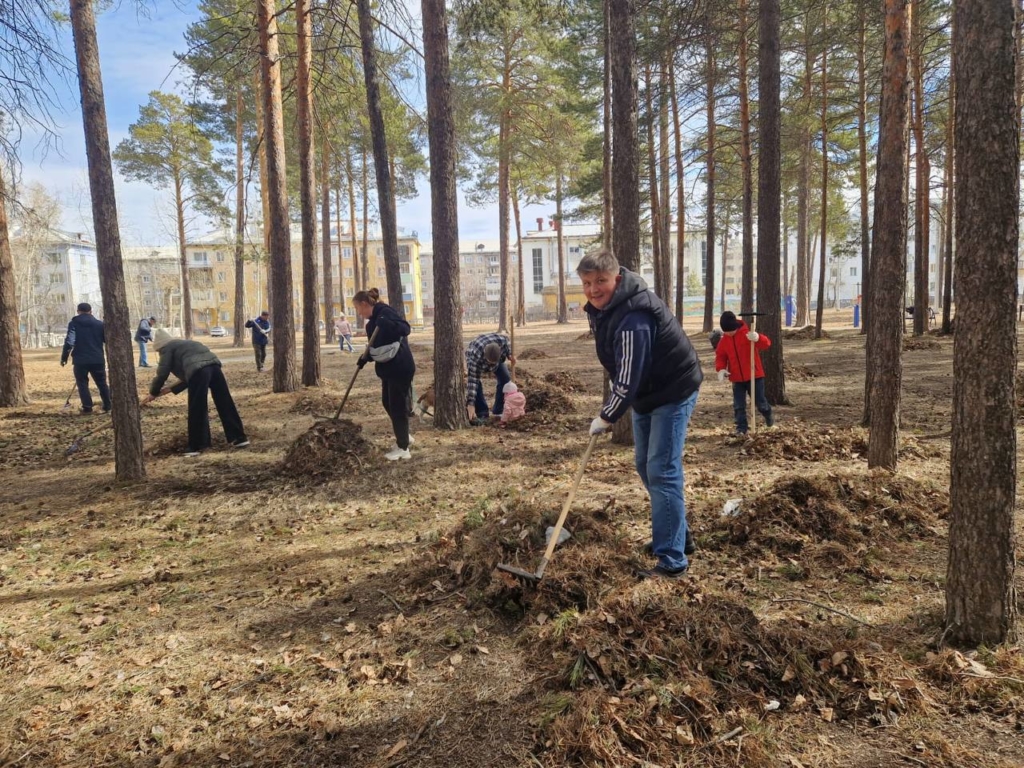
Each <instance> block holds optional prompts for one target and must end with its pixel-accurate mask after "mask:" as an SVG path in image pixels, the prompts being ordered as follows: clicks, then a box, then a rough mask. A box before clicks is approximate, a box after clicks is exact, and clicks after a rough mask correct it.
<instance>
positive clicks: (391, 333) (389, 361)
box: [352, 288, 416, 461]
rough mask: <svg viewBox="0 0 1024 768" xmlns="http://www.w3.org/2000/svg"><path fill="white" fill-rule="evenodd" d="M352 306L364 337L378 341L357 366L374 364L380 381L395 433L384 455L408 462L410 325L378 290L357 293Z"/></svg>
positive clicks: (411, 369)
mask: <svg viewBox="0 0 1024 768" xmlns="http://www.w3.org/2000/svg"><path fill="white" fill-rule="evenodd" d="M352 303H353V305H354V306H355V309H356V312H357V313H358V314H359V316H360V317H362V318H363V319H364V320H366V338H367V339H369V338H370V337H371V336H373V332H374V331H377V338H376V339H374V341H373V346H372V347H370V348H369V350H368V352H369V355H368V356H360V358H359V367H360V368H362V367H363V366H364V365H366V362H367V357H368V358H369V359H371V360H373V361H374V370H375V372H376V374H377V376H378V378H380V383H381V401H382V402H383V404H384V410H385V411H387V413H388V416H389V417H390V418H391V428H392V429H393V430H394V433H395V445H394V447H393V448H392V449H391V450H390V451H388V452H387V453H386V454H384V457H385V458H386V459H387V460H388V461H398V460H400V459H411V458H412V454H411V453H410V452H409V446H410V445H411V444H412V437H411V436H410V435H409V406H408V401H409V399H410V397H411V396H412V379H413V376H415V375H416V362H415V361H414V360H413V357H412V350H411V349H409V332H410V331H411V330H412V329H411V328H410V327H409V323H407V322H406V321H405V320H403V319H402V317H401V316H400V315H399V314H398V313H397V312H396V311H395V310H394V309H392V308H391V307H389V306H388V305H387V304H385V303H384V302H382V301H381V300H380V291H378V290H377V289H376V288H371V289H370V290H368V291H359V293H357V294H356V295H355V296H354V297H353V298H352Z"/></svg>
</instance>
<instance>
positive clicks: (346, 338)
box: [338, 333, 356, 352]
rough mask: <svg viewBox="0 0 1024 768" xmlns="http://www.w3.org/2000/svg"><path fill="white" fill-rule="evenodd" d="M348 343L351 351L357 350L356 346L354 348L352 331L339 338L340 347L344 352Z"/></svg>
mask: <svg viewBox="0 0 1024 768" xmlns="http://www.w3.org/2000/svg"><path fill="white" fill-rule="evenodd" d="M346 344H347V345H348V351H349V352H355V351H356V350H355V348H353V346H352V334H351V333H346V334H344V335H343V336H342V337H341V338H340V339H338V349H340V350H341V351H342V352H344V351H345V345H346Z"/></svg>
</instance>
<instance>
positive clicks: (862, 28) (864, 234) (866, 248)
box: [857, 2, 871, 365]
mask: <svg viewBox="0 0 1024 768" xmlns="http://www.w3.org/2000/svg"><path fill="white" fill-rule="evenodd" d="M867 7H868V6H867V3H866V2H861V3H860V10H859V15H858V20H857V21H858V25H857V148H858V153H859V157H858V163H857V165H858V170H859V172H860V176H859V180H860V275H861V278H860V279H861V290H860V309H861V313H860V328H861V331H860V332H861V333H862V334H865V335H866V334H867V332H868V321H867V309H868V304H869V303H870V302H869V301H868V293H869V291H870V289H871V288H870V287H871V270H870V267H871V222H870V220H869V218H868V74H867V38H868V28H867V27H868V18H867ZM865 342H866V343H868V344H870V339H867V338H865ZM867 357H868V360H870V358H871V355H870V354H868V356H867ZM868 365H870V362H869V363H868Z"/></svg>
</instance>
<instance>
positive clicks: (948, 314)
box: [942, 19, 956, 334]
mask: <svg viewBox="0 0 1024 768" xmlns="http://www.w3.org/2000/svg"><path fill="white" fill-rule="evenodd" d="M955 34H956V20H955V19H954V20H953V22H952V24H951V30H950V36H953V35H955ZM955 129H956V71H955V67H954V71H952V72H951V73H950V76H949V120H948V123H947V125H946V179H947V181H946V183H947V184H948V186H949V194H948V195H947V196H946V259H945V264H944V267H945V268H944V269H943V273H942V332H943V333H944V334H950V333H952V332H953V318H952V309H953V259H954V258H955V253H954V251H953V232H954V231H955V230H954V227H955V226H956V214H955V210H956V183H955V182H956V146H955V138H954V135H955Z"/></svg>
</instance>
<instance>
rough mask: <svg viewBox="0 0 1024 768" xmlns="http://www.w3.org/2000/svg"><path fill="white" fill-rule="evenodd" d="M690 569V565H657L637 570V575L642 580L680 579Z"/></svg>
mask: <svg viewBox="0 0 1024 768" xmlns="http://www.w3.org/2000/svg"><path fill="white" fill-rule="evenodd" d="M688 570H690V569H689V567H688V566H684V567H682V568H666V567H665V566H663V565H656V566H654V567H653V568H650V569H648V570H643V571H637V573H636V575H637V576H639V577H640V580H641V581H644V580H646V579H678V578H682V577H683V576H685V575H686V572H687V571H688Z"/></svg>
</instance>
